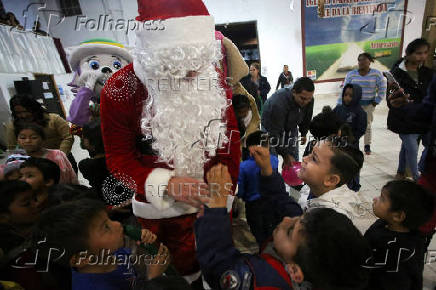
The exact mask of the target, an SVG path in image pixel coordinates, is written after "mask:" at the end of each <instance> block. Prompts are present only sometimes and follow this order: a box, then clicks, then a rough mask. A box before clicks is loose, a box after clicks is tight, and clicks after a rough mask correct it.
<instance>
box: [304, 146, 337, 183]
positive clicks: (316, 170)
mask: <svg viewBox="0 0 436 290" xmlns="http://www.w3.org/2000/svg"><path fill="white" fill-rule="evenodd" d="M331 146H332V145H331V143H330V142H328V141H320V142H318V143H317V144H316V145H315V146H314V148H313V151H312V153H311V154H310V155H308V156H305V157H303V162H302V163H301V170H300V171H299V173H298V177H299V178H300V179H302V180H303V181H304V182H305V183H307V184H308V185H309V186H315V187H317V188H320V187H322V186H332V185H335V184H334V183H335V182H336V184H337V180H336V179H334V180H333V179H332V174H331V173H330V171H331V163H330V160H331V158H332V157H333V151H332V149H331Z"/></svg>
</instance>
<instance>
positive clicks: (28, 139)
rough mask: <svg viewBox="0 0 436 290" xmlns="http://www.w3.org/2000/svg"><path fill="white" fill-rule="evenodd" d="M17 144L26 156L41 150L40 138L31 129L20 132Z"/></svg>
mask: <svg viewBox="0 0 436 290" xmlns="http://www.w3.org/2000/svg"><path fill="white" fill-rule="evenodd" d="M17 141H18V144H19V145H20V146H21V147H22V148H23V149H24V150H26V153H27V154H32V153H36V152H38V151H40V150H41V148H42V138H41V136H39V135H38V134H37V133H36V132H35V131H33V130H31V129H24V130H21V131H20V133H19V134H18V138H17Z"/></svg>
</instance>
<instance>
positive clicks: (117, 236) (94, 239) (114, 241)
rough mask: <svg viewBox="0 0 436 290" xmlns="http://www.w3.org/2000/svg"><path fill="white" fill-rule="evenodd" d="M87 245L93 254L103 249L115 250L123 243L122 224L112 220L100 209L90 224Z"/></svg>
mask: <svg viewBox="0 0 436 290" xmlns="http://www.w3.org/2000/svg"><path fill="white" fill-rule="evenodd" d="M88 245H89V250H90V251H91V252H92V253H94V254H100V252H101V250H103V249H104V250H110V251H111V253H113V252H115V251H116V250H118V249H119V248H121V247H123V245H124V230H123V226H122V225H121V224H120V223H119V222H116V221H112V220H111V219H110V218H109V217H108V215H107V213H106V211H101V212H100V213H98V214H97V215H96V216H95V217H94V218H93V220H92V222H91V224H90V227H89V240H88Z"/></svg>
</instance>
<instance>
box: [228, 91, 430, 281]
mask: <svg viewBox="0 0 436 290" xmlns="http://www.w3.org/2000/svg"><path fill="white" fill-rule="evenodd" d="M335 104H336V96H334V95H317V96H315V106H314V116H315V115H317V114H318V113H319V112H321V110H322V108H323V107H324V106H326V105H330V106H331V107H332V108H334V106H335ZM387 113H388V108H387V106H386V102H382V104H380V105H379V106H377V108H376V110H375V113H374V122H373V124H372V136H373V137H372V144H371V150H372V154H371V155H369V156H368V155H365V162H364V165H363V168H362V171H361V174H360V176H361V178H360V183H361V185H362V187H361V192H363V193H365V194H367V195H368V196H369V197H371V198H373V197H375V196H377V195H379V194H380V191H381V189H382V187H383V186H384V185H385V184H386V183H387V182H388V181H389V180H392V179H393V177H394V175H395V174H396V169H397V165H398V152H399V151H400V147H401V141H400V138H399V137H398V135H397V134H394V133H392V132H391V131H389V130H387V126H386V120H387ZM360 148H361V149H362V148H363V138H362V140H361V143H360ZM421 151H422V146H421V148H420V152H419V157H420V156H421ZM302 152H304V146H301V147H300V154H301V153H302ZM280 167H281V166H279V168H280ZM247 231H248V229H247V226H246V225H244V223H243V221H241V220H235V221H234V240H235V244H236V245H237V246H238V247H240V248H241V249H242V250H244V251H247V252H252V251H255V250H256V246H255V244H254V243H253V241H254V239H253V237H252V236H251V235H250V234H249V233H248V232H247ZM429 250H434V251H436V238H434V239H433V241H432V243H431V244H430V247H429ZM433 256H434V254H433ZM434 260H435V259H434V258H433V263H431V264H428V265H426V266H425V271H424V285H425V287H424V289H433V288H434V287H435V286H436V261H434Z"/></svg>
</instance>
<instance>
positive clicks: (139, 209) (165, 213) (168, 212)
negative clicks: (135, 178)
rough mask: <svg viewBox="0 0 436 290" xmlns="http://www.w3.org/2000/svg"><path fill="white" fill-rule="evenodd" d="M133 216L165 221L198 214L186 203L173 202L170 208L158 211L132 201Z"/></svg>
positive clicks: (196, 210) (149, 205) (147, 204)
mask: <svg viewBox="0 0 436 290" xmlns="http://www.w3.org/2000/svg"><path fill="white" fill-rule="evenodd" d="M132 208H133V214H134V215H135V216H137V217H140V218H143V219H151V220H153V219H166V218H173V217H178V216H182V215H185V214H191V213H196V212H198V209H197V208H195V207H192V206H190V205H188V204H186V203H182V202H175V203H174V204H173V206H172V207H170V208H168V209H165V210H160V209H157V208H155V207H154V206H153V205H152V204H151V203H146V202H141V201H137V200H136V199H135V198H133V199H132Z"/></svg>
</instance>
